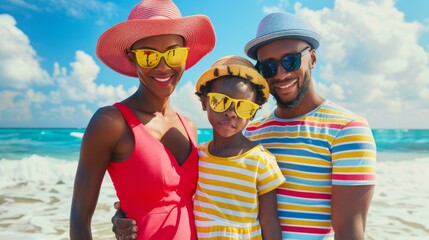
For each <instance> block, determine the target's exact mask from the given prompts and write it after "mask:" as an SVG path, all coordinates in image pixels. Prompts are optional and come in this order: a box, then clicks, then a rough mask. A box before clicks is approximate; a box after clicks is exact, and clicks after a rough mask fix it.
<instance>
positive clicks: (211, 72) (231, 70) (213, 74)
mask: <svg viewBox="0 0 429 240" xmlns="http://www.w3.org/2000/svg"><path fill="white" fill-rule="evenodd" d="M222 76H236V77H240V78H243V79H246V80H249V81H250V82H252V83H253V84H255V85H260V86H262V92H263V94H264V97H265V100H268V97H269V96H270V89H269V86H268V83H267V81H266V80H265V78H264V77H262V76H261V75H260V74H259V73H258V72H257V71H255V70H254V69H251V68H248V67H245V66H242V65H228V66H222V67H213V68H210V69H208V70H207V71H205V72H204V73H203V74H201V76H200V78H199V79H198V81H197V83H196V85H195V88H196V92H197V93H202V92H201V87H202V86H205V85H206V84H207V83H208V82H210V81H212V80H214V79H216V78H219V77H222Z"/></svg>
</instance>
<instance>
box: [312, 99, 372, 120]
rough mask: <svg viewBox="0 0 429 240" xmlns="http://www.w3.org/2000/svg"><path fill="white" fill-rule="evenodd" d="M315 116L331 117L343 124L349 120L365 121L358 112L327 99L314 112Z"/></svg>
mask: <svg viewBox="0 0 429 240" xmlns="http://www.w3.org/2000/svg"><path fill="white" fill-rule="evenodd" d="M316 116H318V117H321V118H327V119H331V120H333V121H341V122H343V123H345V124H348V123H350V122H363V123H367V120H366V118H365V117H362V116H360V115H359V114H357V113H355V112H353V111H351V110H349V109H348V108H346V107H343V106H341V105H339V104H336V103H334V102H332V101H329V100H326V101H325V102H324V103H323V104H322V106H321V107H320V108H319V109H318V111H317V112H316Z"/></svg>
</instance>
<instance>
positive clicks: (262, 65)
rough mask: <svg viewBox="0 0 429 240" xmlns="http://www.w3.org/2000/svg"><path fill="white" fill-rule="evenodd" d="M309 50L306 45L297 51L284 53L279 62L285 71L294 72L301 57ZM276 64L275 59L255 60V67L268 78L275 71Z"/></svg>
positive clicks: (299, 65) (298, 65) (274, 73)
mask: <svg viewBox="0 0 429 240" xmlns="http://www.w3.org/2000/svg"><path fill="white" fill-rule="evenodd" d="M310 50H311V47H306V48H305V49H304V50H302V51H301V52H299V53H294V54H286V55H284V56H283V57H282V59H281V60H280V64H281V65H282V67H283V68H284V69H285V70H286V71H287V72H294V71H296V70H298V69H299V67H301V58H302V57H303V56H304V55H305V54H307V53H308V52H309V51H310ZM277 64H278V62H277V61H275V60H267V61H263V62H257V63H256V65H255V68H256V69H257V70H258V72H259V73H260V74H261V75H262V76H263V77H264V78H270V77H273V76H274V75H276V73H277Z"/></svg>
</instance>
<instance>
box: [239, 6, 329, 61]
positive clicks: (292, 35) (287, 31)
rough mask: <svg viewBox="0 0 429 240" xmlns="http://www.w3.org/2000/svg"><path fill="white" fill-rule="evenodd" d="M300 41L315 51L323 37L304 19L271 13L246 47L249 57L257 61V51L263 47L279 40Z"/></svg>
mask: <svg viewBox="0 0 429 240" xmlns="http://www.w3.org/2000/svg"><path fill="white" fill-rule="evenodd" d="M285 38H289V39H299V40H304V41H306V42H308V43H309V44H310V46H311V47H312V48H313V49H317V48H318V47H319V45H320V41H321V37H320V35H319V34H318V33H317V32H316V31H315V29H314V28H313V27H312V26H311V25H310V24H309V23H307V22H306V21H304V20H303V19H302V18H300V17H298V16H296V15H294V14H291V13H281V12H278V13H271V14H269V15H267V16H265V17H264V18H263V19H262V21H261V22H260V23H259V27H258V31H257V33H256V38H255V39H253V40H251V41H250V42H248V43H247V44H246V46H245V47H244V52H245V53H246V55H247V56H249V57H250V58H252V59H255V60H257V57H256V51H257V50H258V48H259V47H260V46H262V45H265V44H267V43H269V42H272V41H274V40H279V39H285Z"/></svg>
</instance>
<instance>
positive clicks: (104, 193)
mask: <svg viewBox="0 0 429 240" xmlns="http://www.w3.org/2000/svg"><path fill="white" fill-rule="evenodd" d="M82 131H83V130H79V131H76V130H74V131H72V130H70V131H64V132H61V131H60V132H59V133H58V132H57V133H55V134H57V136H55V138H57V139H60V138H58V134H60V135H61V136H63V137H64V138H63V140H62V141H65V142H70V143H71V142H72V141H75V140H76V138H77V139H79V137H81V132H82ZM46 132H47V131H45V134H48V133H46ZM8 134H9V133H8ZM49 134H51V133H49ZM1 136H2V137H1ZM5 136H6V134H5V133H4V132H3V135H1V131H0V144H1V147H0V239H43V240H49V239H69V237H68V236H69V232H68V231H69V215H70V205H71V197H72V191H73V181H74V174H75V172H76V168H77V155H78V153H77V152H73V153H72V154H71V153H68V154H66V153H65V152H63V153H61V152H55V154H52V156H55V157H52V156H46V155H49V154H46V153H44V152H38V153H37V154H29V153H25V151H29V150H28V149H25V147H22V149H21V148H20V146H21V145H20V144H22V146H30V147H31V146H33V145H38V144H40V142H41V141H44V140H40V139H38V138H32V137H28V136H27V138H25V139H24V140H22V139H21V142H20V141H18V140H19V137H11V136H9V135H8V136H6V137H5ZM69 138H70V140H67V139H69ZM5 139H8V140H5ZM35 139H36V140H35ZM387 139H389V141H391V140H392V137H387V136H386V142H387ZM58 141H59V140H58ZM413 141H414V142H416V141H417V142H419V141H420V142H421V141H423V144H428V143H426V135H424V136H423V140H422V139H414V140H413ZM428 142H429V139H428ZM12 143H13V146H15V149H20V150H19V151H20V152H19V153H17V152H14V153H12V152H11V151H12V150H7V149H8V148H7V147H6V146H5V144H6V145H7V144H12ZM78 143H79V141H76V142H73V143H71V144H70V148H72V149H78V148H76V146H74V145H73V144H78ZM389 144H392V143H391V142H389V143H388V144H387V145H381V143H380V147H381V149H382V151H381V152H380V153H378V159H377V185H376V188H375V194H374V198H373V201H372V204H371V207H370V212H369V216H368V219H367V228H366V235H367V239H375V240H383V239H386V240H387V239H388V240H393V239H404V240H417V239H419V240H420V239H428V236H429V204H427V203H428V202H429V180H428V177H427V175H428V170H429V153H427V152H426V151H425V150H424V148H425V147H426V145H423V146H422V145H419V146H417V147H418V148H417V149H416V144H410V146H413V149H411V150H409V151H405V150H403V149H402V150H401V151H399V152H394V151H389V150H388V149H383V146H389ZM58 145H59V146H60V145H61V144H58ZM401 145H404V144H401ZM417 145H418V144H417ZM49 146H53V143H52V142H50V143H49ZM39 147H43V146H39ZM49 148H51V147H46V149H45V150H46V151H52V150H49ZM409 148H411V147H409ZM421 148H422V149H423V150H421ZM66 149H67V148H65V150H64V151H66ZM5 151H9V152H8V153H7V154H6V153H5ZM38 151H39V150H38ZM53 152H54V151H53ZM2 153H3V155H1V154H2ZM61 155H63V157H60V158H59V157H58V156H61ZM115 201H117V198H116V195H115V191H114V189H113V186H112V183H111V181H110V178H109V176H108V174H106V176H105V178H104V181H103V184H102V189H101V191H100V197H99V200H98V204H97V208H96V211H95V213H94V216H93V219H92V231H93V236H94V239H114V235H113V233H112V231H111V228H112V224H111V223H110V219H111V217H112V216H113V214H114V209H113V203H114V202H115Z"/></svg>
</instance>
